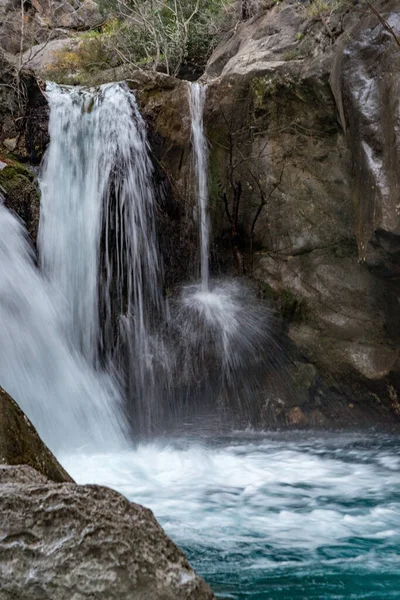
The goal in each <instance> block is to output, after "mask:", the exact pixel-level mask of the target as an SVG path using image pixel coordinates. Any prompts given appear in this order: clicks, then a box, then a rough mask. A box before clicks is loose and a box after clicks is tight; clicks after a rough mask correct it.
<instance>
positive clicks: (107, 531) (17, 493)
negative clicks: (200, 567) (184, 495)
mask: <svg viewBox="0 0 400 600" xmlns="http://www.w3.org/2000/svg"><path fill="white" fill-rule="evenodd" d="M0 555H1V561H0V580H1V587H0V600H10V598H18V599H19V600H44V599H45V598H49V599H50V598H56V599H57V600H71V598H74V600H84V599H87V598H93V600H114V599H115V600H212V599H213V598H214V595H213V593H212V592H211V590H210V588H209V587H208V585H207V584H206V583H205V582H204V581H203V580H202V579H201V578H200V577H199V576H198V575H197V574H196V573H195V572H194V571H193V569H192V568H191V567H190V565H189V563H188V561H187V559H186V557H185V555H184V554H183V552H181V551H180V550H179V549H178V548H177V547H176V546H175V544H174V543H173V542H172V541H171V540H170V539H169V538H168V537H167V536H166V535H165V533H164V531H163V529H162V528H161V527H160V525H159V524H158V523H157V521H156V519H155V518H154V516H153V514H152V512H151V511H150V510H148V509H146V508H144V507H142V506H139V505H137V504H132V503H130V502H129V501H128V500H126V499H125V498H124V497H123V496H121V495H120V494H118V493H117V492H114V491H112V490H110V489H108V488H104V487H99V486H95V485H85V486H79V485H75V484H71V483H68V484H54V483H51V482H49V481H46V480H45V478H44V477H43V476H41V475H40V474H39V473H37V472H36V471H34V470H33V469H31V468H29V467H12V468H11V467H5V468H0Z"/></svg>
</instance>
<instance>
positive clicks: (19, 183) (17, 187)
mask: <svg viewBox="0 0 400 600" xmlns="http://www.w3.org/2000/svg"><path fill="white" fill-rule="evenodd" d="M0 158H1V155H0ZM5 161H7V162H5ZM0 191H1V192H2V193H3V194H4V203H5V205H6V206H7V208H10V209H11V210H13V211H14V212H16V213H17V215H18V216H19V217H20V218H21V219H22V220H23V221H24V223H25V226H26V229H27V231H28V233H29V234H30V236H31V237H32V239H33V240H36V236H37V232H38V228H39V214H40V198H39V194H38V190H37V186H36V185H35V183H34V176H33V174H32V173H31V172H30V171H29V170H28V169H27V168H26V167H24V166H22V165H21V164H19V163H17V162H15V161H10V160H9V159H6V158H5V159H4V162H3V161H2V164H1V165H0Z"/></svg>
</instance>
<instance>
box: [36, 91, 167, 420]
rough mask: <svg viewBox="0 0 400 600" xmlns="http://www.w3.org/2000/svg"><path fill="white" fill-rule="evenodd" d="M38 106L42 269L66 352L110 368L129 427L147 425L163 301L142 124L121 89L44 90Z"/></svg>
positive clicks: (132, 102) (131, 98) (149, 167)
mask: <svg viewBox="0 0 400 600" xmlns="http://www.w3.org/2000/svg"><path fill="white" fill-rule="evenodd" d="M47 97H48V101H49V104H50V125H49V130H50V146H49V149H48V153H47V158H46V162H45V169H44V173H43V177H42V181H41V190H42V203H41V210H42V212H41V224H40V236H39V247H40V260H41V266H42V268H43V272H44V273H45V274H46V276H47V277H48V278H49V280H50V281H51V282H52V284H53V285H54V286H55V287H57V289H59V290H60V292H61V293H62V294H63V296H64V297H65V298H66V301H67V305H68V307H69V310H67V311H66V312H65V319H64V328H65V331H66V335H67V336H68V337H69V339H70V342H71V344H72V345H73V347H75V348H79V350H80V351H81V353H82V355H83V356H84V357H85V358H86V359H87V360H88V361H89V362H90V363H91V364H92V365H93V366H94V367H96V368H97V367H98V365H99V364H106V365H109V364H110V363H112V362H114V363H115V361H116V360H117V361H118V360H119V367H120V369H121V371H123V373H124V379H125V383H126V384H127V390H128V395H129V396H130V397H131V398H132V402H133V403H134V404H135V405H136V417H137V419H139V420H142V421H149V420H150V419H151V413H152V411H153V409H154V406H153V404H154V402H155V401H154V398H153V396H154V394H153V392H154V389H155V380H154V369H153V361H154V347H153V346H154V337H153V336H154V331H153V330H154V323H155V320H156V319H157V315H159V314H160V313H161V312H162V294H161V284H160V275H161V267H160V263H159V257H158V250H157V241H156V235H155V225H154V220H155V217H154V208H155V207H154V193H153V186H152V175H153V172H152V165H151V161H150V158H149V155H148V143H147V137H146V129H145V124H144V122H143V119H142V117H141V115H140V113H139V110H138V107H137V104H136V101H135V97H134V95H133V94H132V92H130V90H129V89H128V88H127V87H126V86H125V85H123V84H118V83H117V84H108V85H104V86H101V87H100V88H98V89H95V90H88V89H86V90H85V89H82V88H70V87H60V86H58V85H55V84H48V86H47Z"/></svg>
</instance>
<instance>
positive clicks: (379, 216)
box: [332, 2, 400, 278]
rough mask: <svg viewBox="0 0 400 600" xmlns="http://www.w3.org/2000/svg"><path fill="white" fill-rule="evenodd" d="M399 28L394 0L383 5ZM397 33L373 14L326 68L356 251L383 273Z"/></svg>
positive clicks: (397, 88) (395, 230) (390, 227)
mask: <svg viewBox="0 0 400 600" xmlns="http://www.w3.org/2000/svg"><path fill="white" fill-rule="evenodd" d="M383 8H384V10H385V18H386V20H387V23H388V26H389V27H391V28H392V30H393V32H397V33H398V32H399V31H400V14H399V12H398V6H397V3H396V2H386V3H384V5H383ZM399 69H400V38H397V42H396V40H395V39H394V37H393V34H392V33H391V32H390V31H388V30H387V29H385V28H384V27H383V26H382V25H381V24H380V23H379V22H378V23H377V18H376V16H375V15H370V16H368V17H367V18H365V19H364V20H363V21H362V22H361V23H360V24H358V25H357V26H356V27H355V28H354V29H353V30H352V36H351V40H349V41H347V43H345V44H344V45H343V50H342V52H340V53H339V55H338V58H337V62H336V65H335V68H334V71H333V73H332V84H333V90H334V92H335V95H336V99H337V102H338V107H339V110H340V115H341V119H342V125H343V129H344V130H345V131H347V133H348V139H349V142H350V147H351V150H352V157H353V172H352V174H353V177H354V187H353V193H354V208H355V217H356V222H355V225H356V227H355V231H356V237H357V242H358V248H359V255H360V259H361V260H362V261H365V262H366V264H367V265H368V267H369V268H370V269H371V270H372V271H374V272H375V273H377V274H378V275H381V276H383V277H388V278H389V277H390V278H395V277H398V276H399V275H400V170H399V168H398V164H399V157H400V80H399V77H398V73H399Z"/></svg>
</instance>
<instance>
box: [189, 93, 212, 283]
mask: <svg viewBox="0 0 400 600" xmlns="http://www.w3.org/2000/svg"><path fill="white" fill-rule="evenodd" d="M189 89H190V94H189V97H190V115H191V119H192V144H193V154H194V166H195V171H196V183H197V186H196V187H197V190H196V191H197V198H198V206H199V213H200V214H199V220H200V256H201V288H202V291H203V292H207V291H208V289H209V264H208V261H209V256H208V255H209V247H210V217H209V214H208V177H207V170H208V147H207V140H206V137H205V135H204V123H203V115H204V105H205V102H206V95H207V86H206V85H202V84H201V83H192V84H191V86H190V88H189Z"/></svg>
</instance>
